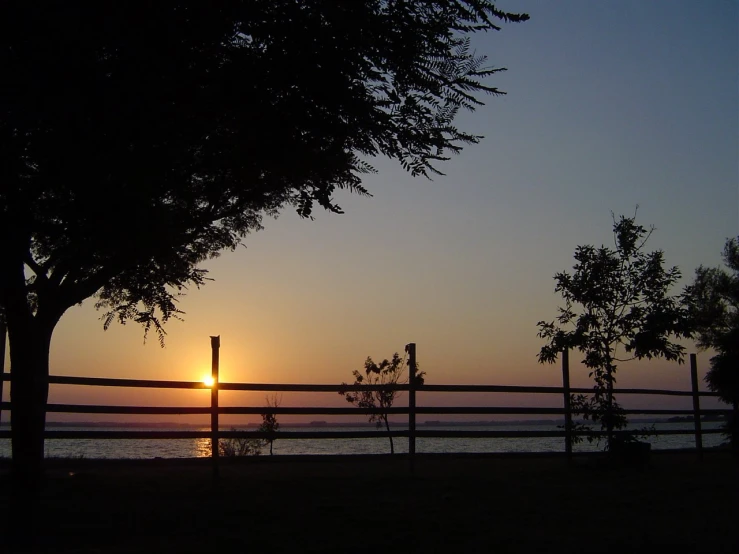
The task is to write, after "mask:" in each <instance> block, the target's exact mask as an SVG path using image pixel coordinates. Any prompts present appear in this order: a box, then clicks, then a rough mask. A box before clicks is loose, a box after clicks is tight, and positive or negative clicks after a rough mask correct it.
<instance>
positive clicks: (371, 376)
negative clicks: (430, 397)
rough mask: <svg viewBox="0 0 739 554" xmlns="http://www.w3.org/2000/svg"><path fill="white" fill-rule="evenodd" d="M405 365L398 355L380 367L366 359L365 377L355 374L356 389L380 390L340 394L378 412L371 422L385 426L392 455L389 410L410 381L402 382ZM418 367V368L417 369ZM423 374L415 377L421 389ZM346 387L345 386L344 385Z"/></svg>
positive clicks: (349, 400) (359, 405)
mask: <svg viewBox="0 0 739 554" xmlns="http://www.w3.org/2000/svg"><path fill="white" fill-rule="evenodd" d="M405 365H406V361H405V359H403V358H401V357H400V355H398V353H397V352H396V353H395V354H393V357H392V359H391V360H388V359H384V360H382V361H381V362H380V363H379V364H376V363H375V362H374V361H372V358H371V357H369V356H368V357H367V359H366V360H365V362H364V375H362V373H361V372H360V371H359V370H356V369H355V370H354V371H353V372H352V375H354V385H357V386H362V385H370V386H372V387H387V388H378V389H377V390H366V389H360V390H357V391H347V390H340V391H339V394H340V395H342V396H343V397H344V398H346V400H347V402H349V403H350V404H354V405H355V406H357V407H358V408H370V409H374V410H378V411H377V412H376V413H371V414H369V418H368V419H369V422H370V423H374V424H375V425H376V427H377V428H378V429H380V428H381V427H382V426H383V425H384V426H385V429H386V430H387V432H388V438H389V439H390V454H395V445H394V443H393V436H392V435H391V434H390V419H389V417H388V416H389V414H388V408H392V407H393V403H394V402H395V399H396V398H397V396H398V394H399V393H400V391H398V390H397V389H396V388H395V387H396V386H397V385H402V384H404V383H405V382H407V381H402V380H401V379H402V377H403V368H404V367H405ZM417 365H418V364H416V366H417ZM425 374H426V372H424V371H422V372H420V373H417V374H416V385H422V384H423V382H424V375H425ZM341 385H342V386H346V383H342V384H341Z"/></svg>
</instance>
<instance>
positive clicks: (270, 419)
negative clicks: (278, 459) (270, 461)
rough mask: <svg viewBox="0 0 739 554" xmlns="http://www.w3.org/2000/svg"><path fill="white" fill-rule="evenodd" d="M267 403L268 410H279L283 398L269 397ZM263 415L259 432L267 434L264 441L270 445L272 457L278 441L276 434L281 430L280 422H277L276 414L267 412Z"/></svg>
mask: <svg viewBox="0 0 739 554" xmlns="http://www.w3.org/2000/svg"><path fill="white" fill-rule="evenodd" d="M265 401H266V402H267V408H277V407H279V405H280V404H281V403H282V396H280V397H278V396H277V395H273V396H272V397H271V398H270V397H269V396H268V397H267V398H266V399H265ZM261 415H262V424H261V425H260V426H259V429H258V431H261V432H262V433H266V434H267V438H266V439H264V441H265V443H267V444H269V455H270V456H271V455H272V446H273V445H274V442H275V440H276V437H275V433H277V431H279V430H280V422H279V421H277V414H275V413H274V412H270V411H265V412H263V413H262V414H261Z"/></svg>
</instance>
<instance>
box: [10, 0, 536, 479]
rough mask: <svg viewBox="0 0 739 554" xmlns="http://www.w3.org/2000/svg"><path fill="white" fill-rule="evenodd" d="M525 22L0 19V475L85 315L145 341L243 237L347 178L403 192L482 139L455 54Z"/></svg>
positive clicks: (30, 428) (373, 15)
mask: <svg viewBox="0 0 739 554" xmlns="http://www.w3.org/2000/svg"><path fill="white" fill-rule="evenodd" d="M526 19H528V16H527V15H525V14H513V13H507V12H504V11H501V10H498V9H497V8H496V7H495V6H494V5H493V4H492V2H490V1H488V0H434V1H431V0H417V1H403V0H400V1H394V0H393V1H391V0H353V1H351V2H346V1H343V0H241V1H238V0H235V1H233V2H228V3H220V4H218V5H215V6H214V5H212V4H211V3H205V2H185V1H180V2H174V1H162V2H155V3H149V4H146V5H129V4H121V3H109V2H98V3H94V4H90V3H81V2H57V3H52V4H46V3H45V4H37V3H24V2H7V3H3V4H2V5H1V6H0V71H1V72H2V75H3V82H4V83H7V84H9V85H8V86H4V87H1V88H0V151H1V152H2V156H0V255H1V256H2V264H0V305H2V306H4V307H5V309H6V315H7V324H8V332H9V341H10V342H9V344H10V358H11V408H12V448H13V471H14V472H15V474H16V477H17V478H18V479H27V480H32V481H35V480H36V478H37V477H38V476H39V475H40V470H41V462H42V459H43V431H44V425H45V417H46V412H45V407H46V401H47V396H48V380H47V377H48V374H49V348H50V344H51V339H52V333H53V331H54V328H55V326H56V324H57V323H58V322H59V320H60V318H61V317H62V316H63V314H64V312H65V311H66V310H67V309H69V308H70V307H71V306H74V305H76V304H79V303H81V302H83V301H85V300H86V299H88V298H91V297H94V298H95V299H96V306H97V307H98V308H99V309H101V310H103V314H104V315H103V320H104V326H105V327H106V328H107V327H108V326H109V325H110V324H111V323H112V322H114V321H119V322H121V323H125V322H127V321H135V322H137V323H140V324H142V325H143V326H144V329H145V332H148V331H152V330H153V331H154V332H155V333H156V334H157V335H158V338H159V340H160V342H161V341H163V340H164V330H163V325H164V324H165V323H166V322H167V321H168V320H169V319H170V318H177V317H180V316H181V314H182V312H181V311H180V310H179V309H178V307H177V300H178V296H179V295H180V294H182V293H183V291H185V290H186V289H187V288H188V287H199V286H201V285H203V284H204V283H205V281H206V273H205V271H204V270H203V269H201V268H199V264H200V263H201V262H203V261H205V260H207V259H209V258H212V257H214V256H217V255H218V254H219V253H220V252H221V251H223V250H225V249H232V250H233V249H234V248H235V247H236V246H237V245H238V244H240V243H241V241H242V240H243V239H244V238H245V237H246V235H247V234H249V233H250V232H254V231H257V230H259V229H261V222H262V218H263V217H265V216H268V217H276V216H277V215H278V214H279V213H280V211H281V210H283V209H285V208H294V209H296V210H297V212H298V213H299V214H300V216H302V217H311V213H312V209H313V207H314V206H315V205H318V206H320V207H323V208H325V209H327V210H329V211H332V212H338V213H340V212H341V208H340V207H339V206H338V205H337V204H336V203H335V201H334V200H333V195H334V193H335V191H336V190H337V189H345V190H349V191H353V192H355V193H357V194H361V195H368V194H369V193H368V191H367V190H365V188H364V187H363V186H362V182H361V176H362V174H364V173H367V172H371V171H374V170H373V168H372V166H371V165H370V164H369V163H368V162H367V160H368V159H369V158H371V157H373V156H378V155H384V156H388V157H390V158H392V159H395V160H397V161H398V162H399V163H400V164H401V165H402V166H403V167H404V168H405V169H406V170H408V171H409V172H410V173H411V174H412V175H414V176H417V175H425V176H428V175H430V174H434V173H438V172H439V170H438V169H437V167H436V166H435V164H437V162H441V161H443V160H446V159H448V157H449V155H450V154H456V153H458V152H459V151H460V150H461V149H462V147H463V146H464V145H466V144H474V143H477V142H478V141H479V140H480V139H481V138H482V137H479V136H475V135H472V134H469V133H465V132H464V131H462V130H460V129H458V128H457V127H456V126H455V125H454V120H455V117H456V115H457V113H458V111H459V110H460V109H467V110H474V109H475V108H476V107H478V106H479V105H481V104H482V101H481V100H480V98H479V95H480V94H481V93H486V94H493V95H496V94H501V91H499V90H498V89H497V88H495V87H492V86H490V85H487V84H485V83H484V80H485V79H486V78H487V77H490V76H491V75H493V74H494V73H496V72H498V71H502V70H503V68H500V67H491V66H488V65H486V58H485V57H484V56H480V55H477V54H476V53H475V52H473V51H472V50H471V48H470V36H471V35H472V34H474V33H477V32H486V31H492V30H498V29H500V27H499V25H498V23H500V22H518V21H524V20H526Z"/></svg>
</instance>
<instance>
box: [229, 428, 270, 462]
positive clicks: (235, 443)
mask: <svg viewBox="0 0 739 554" xmlns="http://www.w3.org/2000/svg"><path fill="white" fill-rule="evenodd" d="M231 431H236V429H235V428H231ZM264 444H265V441H263V440H262V439H249V438H241V437H236V438H228V439H218V453H219V454H220V455H221V456H224V457H227V458H234V457H240V456H259V455H260V454H261V453H262V447H263V446H264Z"/></svg>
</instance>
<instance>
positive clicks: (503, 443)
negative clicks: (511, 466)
mask: <svg viewBox="0 0 739 554" xmlns="http://www.w3.org/2000/svg"><path fill="white" fill-rule="evenodd" d="M645 426H646V425H645V424H636V425H634V426H633V428H634V429H643V428H644V427H645ZM649 426H651V424H649ZM654 426H655V429H658V430H661V429H666V430H667V429H684V430H689V431H692V430H693V424H692V423H656V424H654ZM720 426H721V424H720V423H714V422H710V423H709V422H705V423H703V425H702V428H703V429H704V430H705V429H718V428H720ZM48 429H49V430H53V429H60V430H65V431H72V430H77V431H116V430H123V429H122V428H120V427H98V426H96V427H53V426H49V427H48ZM281 429H282V430H284V431H298V432H300V431H312V432H315V431H356V432H362V431H364V432H366V431H374V428H373V427H368V426H366V425H365V426H357V427H331V426H325V427H320V428H316V427H289V426H285V427H282V428H281ZM403 429H404V427H403V426H400V425H398V426H394V427H393V430H398V431H400V430H403ZM418 429H419V430H424V431H431V430H443V431H556V430H557V427H556V426H555V425H553V424H552V425H545V424H537V425H521V424H517V425H495V426H485V425H479V426H478V425H474V426H472V425H469V426H443V425H440V426H434V425H419V426H418ZM127 430H134V428H129V429H127ZM135 430H139V431H144V430H150V431H181V430H182V428H172V429H167V428H164V427H156V428H154V427H151V428H149V427H137V428H135ZM190 430H193V431H198V430H199V431H204V432H207V431H209V428H208V427H206V426H204V427H202V428H199V429H198V428H193V429H190ZM224 430H225V429H224ZM248 430H250V431H253V430H255V429H254V428H249V429H248ZM645 440H646V441H647V442H649V443H651V445H652V448H653V449H659V450H666V449H679V448H693V447H694V446H695V439H694V436H693V435H691V434H685V435H664V436H650V437H648V438H647V439H645ZM723 441H724V438H723V436H722V435H721V434H704V435H703V446H704V447H713V446H718V445H719V444H721V443H722V442H723ZM394 442H395V451H396V452H400V453H402V452H407V451H408V439H406V438H400V437H398V438H394ZM564 449H565V448H564V438H554V437H545V438H417V439H416V452H419V453H437V452H441V453H454V452H459V453H475V452H564ZM45 450H46V456H47V457H49V456H53V457H60V458H75V457H84V458H127V459H150V458H196V457H203V456H210V439H47V440H46V445H45ZM573 450H575V451H576V452H585V451H597V450H602V443H601V446H598V445H597V444H596V443H588V442H587V441H583V442H582V443H580V444H576V445H574V447H573ZM273 451H274V454H275V455H276V456H279V455H288V454H290V455H294V454H311V455H327V454H385V453H388V452H389V451H390V446H389V439H388V438H359V439H279V438H278V439H277V440H275V442H274V448H273ZM262 453H263V454H266V455H268V454H269V447H266V448H264V449H263V451H262ZM10 455H11V448H10V440H9V439H0V457H9V456H10Z"/></svg>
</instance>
